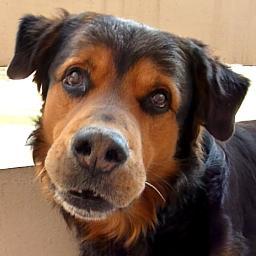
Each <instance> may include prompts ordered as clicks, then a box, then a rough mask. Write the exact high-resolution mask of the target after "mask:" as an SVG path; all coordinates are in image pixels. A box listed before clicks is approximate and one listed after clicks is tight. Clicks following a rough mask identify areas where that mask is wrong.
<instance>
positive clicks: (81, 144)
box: [75, 140, 92, 156]
mask: <svg viewBox="0 0 256 256" xmlns="http://www.w3.org/2000/svg"><path fill="white" fill-rule="evenodd" d="M75 151H76V153H77V154H79V155H84V156H89V155H90V154H91V152H92V147H91V144H90V142H89V141H88V140H85V141H78V142H77V143H76V145H75Z"/></svg>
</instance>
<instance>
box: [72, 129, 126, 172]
mask: <svg viewBox="0 0 256 256" xmlns="http://www.w3.org/2000/svg"><path fill="white" fill-rule="evenodd" d="M72 150H73V153H74V155H75V156H76V158H77V159H78V162H79V163H80V164H81V165H82V166H83V167H85V168H86V169H88V170H91V171H96V172H110V171H112V170H113V169H115V168H116V167H118V166H120V165H122V164H123V163H124V162H125V161H126V160H127V158H128V154H129V150H128V145H127V142H126V140H125V138H124V137H123V136H122V135H121V134H119V133H117V132H115V131H113V130H111V129H109V128H99V127H87V128H83V129H81V130H80V131H79V132H78V133H77V134H76V135H75V137H74V139H73V143H72Z"/></svg>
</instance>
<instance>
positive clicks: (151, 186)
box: [145, 181, 166, 202]
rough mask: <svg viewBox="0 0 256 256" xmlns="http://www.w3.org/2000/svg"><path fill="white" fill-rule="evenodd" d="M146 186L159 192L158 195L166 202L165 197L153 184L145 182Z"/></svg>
mask: <svg viewBox="0 0 256 256" xmlns="http://www.w3.org/2000/svg"><path fill="white" fill-rule="evenodd" d="M145 184H146V185H148V186H149V187H150V188H152V189H154V190H155V191H156V192H157V194H158V195H159V196H160V197H161V198H162V200H163V201H164V202H166V200H165V198H164V196H163V195H162V194H161V192H160V191H159V190H158V189H157V188H156V187H155V186H154V185H152V184H151V183H149V182H148V181H145Z"/></svg>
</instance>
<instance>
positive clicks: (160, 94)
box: [140, 89, 170, 114]
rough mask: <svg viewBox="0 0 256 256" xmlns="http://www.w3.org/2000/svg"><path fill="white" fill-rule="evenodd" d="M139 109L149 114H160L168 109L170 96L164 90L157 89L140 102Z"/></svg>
mask: <svg viewBox="0 0 256 256" xmlns="http://www.w3.org/2000/svg"><path fill="white" fill-rule="evenodd" d="M140 103H141V107H142V108H143V110H144V111H146V112H149V113H150V114H161V113H164V112H166V111H168V110H169V108H170V94H169V92H168V91H166V90H165V89H157V90H155V91H153V92H151V93H150V94H149V95H148V96H147V97H145V98H143V99H142V100H140Z"/></svg>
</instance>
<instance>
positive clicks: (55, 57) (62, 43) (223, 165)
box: [8, 13, 256, 256]
mask: <svg viewBox="0 0 256 256" xmlns="http://www.w3.org/2000/svg"><path fill="white" fill-rule="evenodd" d="M73 38H75V39H76V41H74V39H73ZM94 43H103V44H105V45H107V46H108V47H110V48H111V49H112V51H113V54H114V57H115V65H116V68H117V71H118V75H119V78H120V77H122V75H123V74H124V73H125V72H127V70H128V69H129V68H130V67H131V66H132V65H133V64H134V63H135V62H137V61H138V60H139V59H141V58H142V57H149V58H151V59H152V60H153V61H154V62H155V63H156V64H157V65H158V67H159V68H160V69H161V70H163V71H164V72H165V73H167V74H168V75H170V76H171V77H173V78H174V80H175V82H176V84H177V87H178V90H179V91H180V94H181V98H182V104H181V107H180V109H179V112H178V114H177V121H178V124H179V126H180V134H179V142H178V144H177V150H176V158H177V159H178V160H179V161H180V162H181V163H182V164H181V169H180V170H177V177H176V178H175V179H172V180H168V181H167V182H169V184H170V186H171V187H172V188H173V191H172V193H170V198H168V201H167V204H166V206H165V208H164V209H161V210H159V212H158V223H159V224H158V226H157V227H156V230H155V232H152V233H149V234H147V235H146V236H143V235H141V237H140V239H139V240H138V242H137V243H136V244H135V245H134V246H133V247H132V248H129V249H128V250H127V249H125V248H124V247H123V244H122V241H120V242H119V243H115V242H114V241H105V242H104V241H95V242H94V243H92V242H83V243H82V244H81V254H80V255H81V256H86V255H91V256H94V255H95V256H96V255H97V256H101V255H102V256H103V255H104V256H108V255H109V256H126V255H133V256H143V255H172V256H175V255H177V256H183V255H184V256H185V255H197V256H205V255H210V256H221V255H232V256H238V255H244V256H245V255H247V256H253V255H256V224H255V223H256V221H255V216H256V199H255V196H254V194H255V191H256V171H255V170H256V160H255V159H256V146H255V145H256V129H255V125H256V123H255V122H248V123H240V124H237V125H236V131H235V134H234V135H233V137H231V136H232V134H233V129H234V118H235V113H236V111H237V110H238V108H239V106H240V104H241V102H242V100H243V98H244V96H245V94H246V91H247V88H248V85H249V83H248V80H247V79H246V78H244V77H242V76H240V75H238V74H236V73H234V72H233V71H231V70H230V69H229V68H228V67H226V66H224V65H223V64H221V63H220V62H219V61H218V60H217V59H215V58H213V57H211V56H210V55H209V53H208V52H207V49H206V47H205V46H204V45H203V44H202V43H200V42H198V41H195V40H192V39H183V38H179V37H177V36H174V35H172V34H169V33H165V32H161V31H158V30H153V29H150V28H148V27H146V26H144V25H141V24H133V23H129V22H124V21H122V20H119V19H116V18H114V17H112V16H108V15H96V14H92V13H85V14H81V15H74V16H73V15H69V14H67V13H64V14H63V15H62V17H61V18H58V19H55V20H49V19H46V18H44V17H35V16H31V15H29V16H26V17H24V18H23V19H22V21H21V24H20V28H19V32H18V35H17V41H16V49H15V56H14V58H13V60H12V63H11V64H10V66H9V69H8V75H9V76H10V78H13V79H18V78H25V77H27V76H28V75H30V74H31V73H32V72H34V71H36V73H35V81H36V82H37V84H38V88H39V89H40V88H42V95H43V99H44V100H46V97H47V91H48V88H49V87H50V85H51V83H52V82H53V79H54V78H53V77H52V76H51V74H52V72H53V71H54V69H55V68H56V67H57V66H58V65H59V64H60V63H62V62H63V60H65V59H66V58H68V57H69V56H70V55H72V51H73V50H74V49H76V48H78V47H80V46H81V45H83V44H94ZM202 126H203V127H205V128H206V129H207V131H206V130H205V131H204V132H203V138H202V139H199V138H198V136H199V133H200V130H202V129H203V128H202ZM34 135H35V140H34V141H35V142H34V155H35V156H36V151H37V148H38V147H39V146H40V145H39V143H40V139H39V137H40V130H39V131H38V132H35V133H34ZM230 137H231V139H229V140H228V141H227V142H220V141H218V140H227V139H228V138H230ZM215 138H216V139H218V140H215ZM201 149H202V150H203V152H204V154H203V156H201V155H200V154H199V153H198V152H200V150H201ZM64 217H65V219H66V220H67V222H69V224H71V225H73V223H72V220H71V219H70V218H69V215H67V214H66V213H65V212H64ZM76 228H77V236H78V238H79V237H80V236H82V234H80V232H82V231H81V229H80V227H79V226H76Z"/></svg>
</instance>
